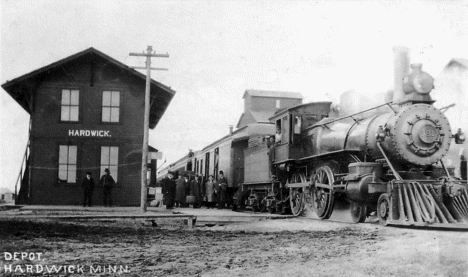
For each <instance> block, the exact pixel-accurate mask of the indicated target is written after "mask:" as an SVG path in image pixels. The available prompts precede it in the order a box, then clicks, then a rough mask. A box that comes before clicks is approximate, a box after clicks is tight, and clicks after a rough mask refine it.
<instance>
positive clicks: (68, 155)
mask: <svg viewBox="0 0 468 277" xmlns="http://www.w3.org/2000/svg"><path fill="white" fill-rule="evenodd" d="M62 146H63V147H67V154H66V156H67V157H66V160H67V161H66V163H62V162H61V158H60V157H61V152H60V149H61V147H62ZM70 147H74V148H75V163H70ZM63 165H65V166H66V174H67V178H66V180H62V179H61V178H60V172H61V169H60V167H61V166H63ZM73 165H74V166H75V172H74V174H75V178H74V179H72V180H70V176H69V174H70V166H73ZM77 180H78V145H76V144H59V145H58V163H57V183H59V184H77V183H78V182H77Z"/></svg>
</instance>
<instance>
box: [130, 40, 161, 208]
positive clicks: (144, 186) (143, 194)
mask: <svg viewBox="0 0 468 277" xmlns="http://www.w3.org/2000/svg"><path fill="white" fill-rule="evenodd" d="M152 52H153V48H152V47H151V46H148V49H147V52H146V53H145V52H143V53H130V56H143V57H146V67H134V68H136V69H146V88H145V118H144V121H143V147H142V151H141V152H142V157H141V202H140V208H141V212H146V199H147V193H148V192H147V190H148V189H147V187H148V183H147V172H148V140H149V138H148V137H149V114H150V108H151V107H150V91H151V70H152V69H153V70H167V69H166V68H152V67H151V57H160V58H169V54H167V53H166V54H154V53H152Z"/></svg>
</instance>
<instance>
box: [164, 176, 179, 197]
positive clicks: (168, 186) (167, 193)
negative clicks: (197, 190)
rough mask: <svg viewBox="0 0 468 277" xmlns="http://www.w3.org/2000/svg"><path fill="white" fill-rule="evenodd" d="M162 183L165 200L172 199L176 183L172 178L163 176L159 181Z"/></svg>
mask: <svg viewBox="0 0 468 277" xmlns="http://www.w3.org/2000/svg"><path fill="white" fill-rule="evenodd" d="M161 183H162V192H163V195H164V199H165V200H174V199H175V196H176V183H175V181H174V180H173V179H169V177H165V178H164V179H162V181H161Z"/></svg>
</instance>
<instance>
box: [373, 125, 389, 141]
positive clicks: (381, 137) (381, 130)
mask: <svg viewBox="0 0 468 277" xmlns="http://www.w3.org/2000/svg"><path fill="white" fill-rule="evenodd" d="M386 137H387V131H386V130H384V128H383V127H382V125H380V126H379V129H378V130H377V134H375V138H376V140H377V141H378V142H383V141H384V140H385V138H386Z"/></svg>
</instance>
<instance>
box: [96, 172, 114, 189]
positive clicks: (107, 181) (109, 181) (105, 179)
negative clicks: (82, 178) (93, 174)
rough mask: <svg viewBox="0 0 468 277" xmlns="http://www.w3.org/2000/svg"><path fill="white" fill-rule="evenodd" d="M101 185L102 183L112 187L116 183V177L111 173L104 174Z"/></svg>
mask: <svg viewBox="0 0 468 277" xmlns="http://www.w3.org/2000/svg"><path fill="white" fill-rule="evenodd" d="M99 185H102V186H103V187H104V188H105V189H111V188H112V187H113V186H114V185H115V181H114V178H112V176H111V175H110V174H104V175H102V177H101V180H100V181H99Z"/></svg>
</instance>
